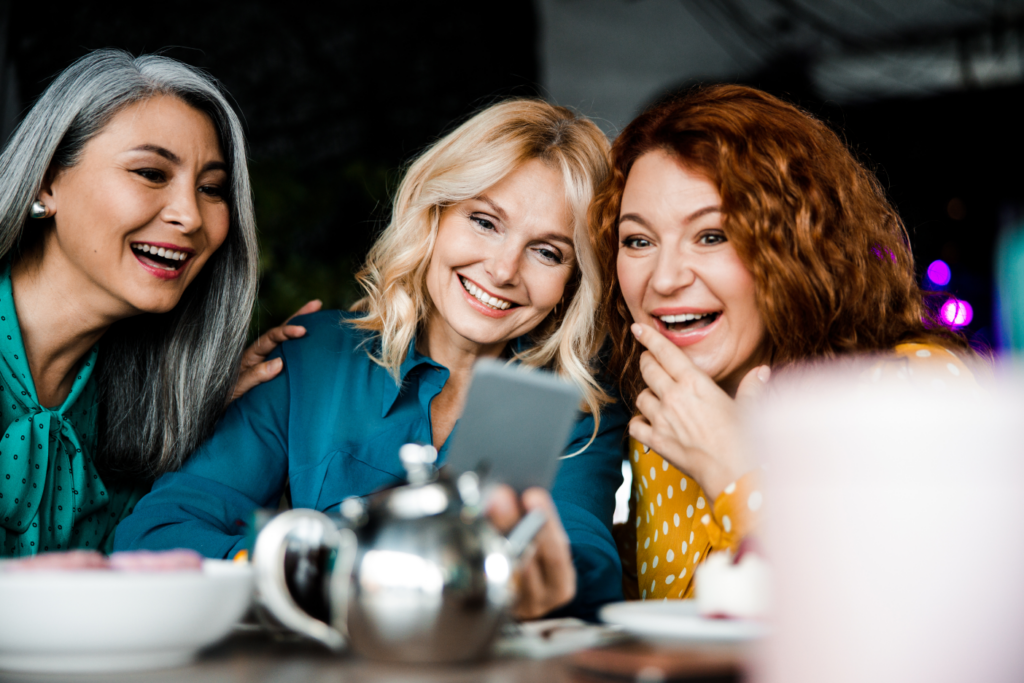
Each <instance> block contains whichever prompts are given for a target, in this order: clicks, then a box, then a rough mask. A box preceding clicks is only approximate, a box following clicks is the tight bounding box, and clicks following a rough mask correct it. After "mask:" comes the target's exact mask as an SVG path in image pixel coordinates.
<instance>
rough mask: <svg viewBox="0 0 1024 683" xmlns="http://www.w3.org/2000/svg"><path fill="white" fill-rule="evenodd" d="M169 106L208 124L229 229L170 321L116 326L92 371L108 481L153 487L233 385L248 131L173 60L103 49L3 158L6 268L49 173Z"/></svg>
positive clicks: (26, 125) (248, 196)
mask: <svg viewBox="0 0 1024 683" xmlns="http://www.w3.org/2000/svg"><path fill="white" fill-rule="evenodd" d="M155 95H172V96H174V97H177V98H179V99H181V100H182V101H184V102H185V103H187V104H189V105H190V106H192V107H195V108H196V109H197V110H199V111H202V112H204V113H205V114H207V115H208V116H209V117H210V119H211V120H212V121H213V124H214V127H215V128H216V129H217V134H218V138H219V140H220V146H221V150H222V153H223V154H224V158H225V161H226V162H227V165H228V173H229V176H230V182H229V187H228V193H227V201H228V206H229V207H230V213H231V223H230V227H229V229H228V236H227V239H226V240H225V242H224V244H223V245H222V246H221V247H220V249H218V250H217V251H216V253H214V254H213V256H212V257H211V258H210V260H209V262H208V263H207V264H206V266H205V267H204V268H203V270H202V272H200V273H199V275H198V276H197V277H196V279H195V280H194V281H193V282H192V284H191V285H190V286H189V288H188V289H187V290H185V294H184V295H183V296H182V298H181V301H179V302H178V305H177V306H175V308H174V309H173V310H171V311H170V312H168V313H164V314H159V315H157V314H142V315H138V316H135V317H132V318H127V319H124V320H121V321H118V322H117V323H115V324H114V325H112V326H111V327H110V329H109V330H108V331H107V333H106V334H105V335H104V336H103V339H102V340H101V342H100V356H99V361H98V365H97V367H96V369H95V371H96V374H97V380H98V388H99V396H100V399H99V400H100V413H99V414H100V418H99V420H100V425H99V427H100V440H99V448H98V449H97V450H98V452H97V453H95V454H93V458H94V460H95V461H96V462H97V464H98V465H100V466H101V468H102V469H103V470H104V471H106V472H110V473H122V474H126V475H130V476H133V477H139V476H141V477H147V478H148V477H156V476H158V475H160V474H162V473H164V472H168V471H171V470H174V469H177V468H178V467H180V466H181V464H182V462H183V461H184V460H185V458H186V457H187V456H188V454H189V453H191V452H192V451H193V450H195V448H196V447H198V446H199V444H200V443H201V442H202V440H203V439H205V438H206V437H207V436H208V435H209V434H210V432H211V431H212V430H213V426H214V423H215V422H216V419H217V417H218V416H219V415H220V413H221V411H222V410H223V407H224V405H225V403H226V401H227V398H228V396H229V394H230V391H231V390H232V388H233V387H234V384H235V381H236V379H237V376H238V364H239V360H240V357H241V352H242V349H243V347H244V345H245V339H246V334H247V332H248V324H249V316H250V314H251V312H252V307H253V302H254V301H255V298H256V278H257V246H256V222H255V218H254V215H253V206H252V190H251V188H250V186H249V174H248V169H247V167H246V150H245V139H244V136H243V133H242V126H241V123H240V122H239V120H238V117H237V116H236V115H235V112H234V111H233V110H232V108H231V105H230V104H229V103H228V101H227V99H226V98H225V96H224V94H223V92H222V91H221V89H220V86H219V85H218V83H217V82H216V81H215V80H214V79H213V78H211V77H209V76H207V75H206V74H204V73H202V72H200V71H198V70H196V69H194V68H192V67H190V66H187V65H185V64H182V63H181V62H178V61H175V60H173V59H171V58H169V57H163V56H160V55H145V56H141V57H132V56H131V55H130V54H128V53H127V52H123V51H120V50H97V51H95V52H91V53H89V54H87V55H86V56H84V57H82V58H81V59H79V60H78V61H76V62H75V63H74V64H72V65H71V66H69V67H68V68H67V69H65V70H64V72H63V73H61V74H60V75H59V76H58V77H57V78H56V79H55V80H54V81H53V83H51V84H50V86H49V87H48V88H47V89H46V91H45V92H44V93H43V95H42V96H41V97H40V98H39V101H38V102H36V104H35V106H34V107H32V110H31V111H29V113H28V114H27V115H26V116H25V119H24V120H23V121H22V122H21V124H20V125H19V126H18V129H17V130H16V131H15V132H14V134H13V135H12V136H11V139H10V142H9V144H8V145H7V148H6V149H5V150H4V152H3V155H2V156H0V257H3V256H6V255H8V254H10V255H11V258H12V259H17V258H18V256H19V255H20V249H19V248H18V247H19V245H20V244H22V243H23V242H26V241H28V240H29V239H31V238H32V237H33V236H32V235H30V233H31V232H32V231H33V229H38V228H35V226H32V227H29V225H28V223H29V220H28V211H29V207H30V205H31V204H32V202H33V201H34V200H35V199H36V197H37V195H38V193H39V190H40V188H41V187H42V183H43V181H44V178H45V176H46V173H47V171H48V170H49V169H50V168H51V167H52V168H54V169H58V168H68V167H71V166H74V165H75V164H76V163H77V162H78V161H79V159H80V157H81V154H82V150H83V148H84V147H85V145H86V143H87V142H88V141H89V140H91V139H92V138H93V137H95V136H96V135H97V134H98V133H99V132H100V131H101V130H102V129H103V127H104V126H106V125H107V123H108V122H109V121H110V119H111V118H112V117H113V116H114V115H115V114H117V113H118V112H119V111H121V110H122V109H124V108H125V107H127V106H129V105H131V104H134V103H136V102H141V101H143V100H146V99H148V98H150V97H153V96H155Z"/></svg>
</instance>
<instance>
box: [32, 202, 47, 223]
mask: <svg viewBox="0 0 1024 683" xmlns="http://www.w3.org/2000/svg"><path fill="white" fill-rule="evenodd" d="M48 214H49V211H48V210H47V209H46V204H43V203H42V202H41V201H39V200H38V199H37V200H35V201H34V202H32V207H31V208H30V209H29V210H28V215H29V216H32V218H36V219H38V218H46V216H47V215H48Z"/></svg>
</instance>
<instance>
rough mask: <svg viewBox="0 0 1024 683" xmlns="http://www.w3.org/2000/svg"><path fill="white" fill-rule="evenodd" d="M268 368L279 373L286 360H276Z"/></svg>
mask: <svg viewBox="0 0 1024 683" xmlns="http://www.w3.org/2000/svg"><path fill="white" fill-rule="evenodd" d="M268 367H269V368H270V369H271V370H273V371H275V372H276V371H278V370H280V369H281V368H283V367H284V359H283V358H275V359H274V360H272V361H270V363H269V366H268Z"/></svg>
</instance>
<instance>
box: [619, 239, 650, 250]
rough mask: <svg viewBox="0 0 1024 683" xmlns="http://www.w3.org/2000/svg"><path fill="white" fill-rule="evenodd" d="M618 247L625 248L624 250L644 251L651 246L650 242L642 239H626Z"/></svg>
mask: <svg viewBox="0 0 1024 683" xmlns="http://www.w3.org/2000/svg"><path fill="white" fill-rule="evenodd" d="M619 246H621V247H625V248H626V249H644V248H646V247H649V246H651V242H650V240H647V239H644V238H643V237H626V238H625V239H623V240H622V242H621V243H620V244H619Z"/></svg>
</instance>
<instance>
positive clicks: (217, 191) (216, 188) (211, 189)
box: [199, 185, 224, 198]
mask: <svg viewBox="0 0 1024 683" xmlns="http://www.w3.org/2000/svg"><path fill="white" fill-rule="evenodd" d="M199 191H200V192H202V193H203V194H205V195H209V196H211V197H217V198H223V197H224V189H223V188H222V187H221V186H220V185H203V186H202V187H200V188H199Z"/></svg>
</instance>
